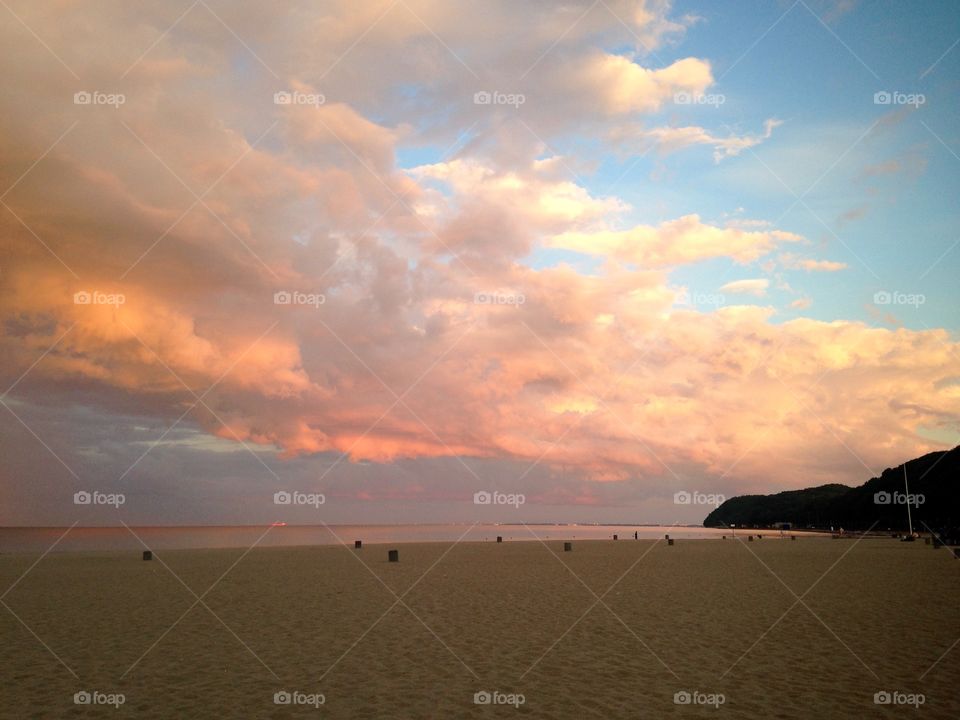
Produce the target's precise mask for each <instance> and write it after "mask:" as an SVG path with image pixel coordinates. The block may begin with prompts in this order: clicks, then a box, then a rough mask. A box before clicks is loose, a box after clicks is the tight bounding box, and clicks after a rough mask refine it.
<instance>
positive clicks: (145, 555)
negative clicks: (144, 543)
mask: <svg viewBox="0 0 960 720" xmlns="http://www.w3.org/2000/svg"><path fill="white" fill-rule="evenodd" d="M143 559H144V560H153V552H151V551H150V550H144V551H143Z"/></svg>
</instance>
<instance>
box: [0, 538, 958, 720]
mask: <svg viewBox="0 0 960 720" xmlns="http://www.w3.org/2000/svg"><path fill="white" fill-rule="evenodd" d="M396 547H397V548H398V549H399V551H400V562H398V563H388V562H387V549H388V546H385V545H365V546H364V547H363V549H362V550H359V551H357V550H354V549H353V548H352V547H350V548H346V547H299V548H274V547H269V548H254V549H253V550H250V551H249V552H246V551H243V550H239V549H226V550H224V549H221V550H174V551H167V552H163V553H157V554H156V555H155V557H154V560H153V561H152V562H144V561H142V560H141V558H140V555H139V553H137V554H131V553H51V554H49V555H47V556H46V557H44V558H43V559H42V560H41V561H40V562H39V563H37V564H36V566H35V567H33V569H32V570H30V571H29V572H28V573H27V574H26V575H25V576H24V577H23V578H22V580H20V581H19V582H17V579H18V578H19V577H20V576H21V575H23V573H24V572H25V571H27V570H28V568H30V566H31V565H32V564H33V563H34V562H35V561H36V560H37V559H38V557H39V555H38V554H10V555H5V556H2V557H0V579H2V583H3V587H4V588H6V587H9V586H10V585H12V584H14V583H16V585H15V586H14V587H13V589H12V590H10V591H9V592H8V594H7V595H6V596H5V597H4V598H3V602H4V604H6V605H7V606H8V607H7V609H2V608H0V610H2V612H0V628H2V632H3V638H4V641H3V643H2V646H0V653H2V662H0V667H2V671H0V672H2V675H3V686H4V698H3V704H2V709H0V712H2V715H3V717H10V718H24V717H36V718H48V717H50V718H53V717H85V716H107V717H114V716H116V717H157V718H166V717H270V718H273V717H276V718H283V717H330V718H371V719H372V718H454V717H514V716H524V717H536V718H582V717H596V718H635V717H644V718H646V717H649V718H659V717H712V716H714V714H716V716H717V717H721V716H723V717H736V718H784V719H785V718H807V717H810V716H811V715H812V714H813V715H817V716H819V717H829V718H865V717H878V718H879V717H891V718H892V717H903V716H904V715H906V714H907V713H908V712H910V713H913V712H914V708H913V707H912V706H908V707H904V706H903V705H877V704H875V702H874V695H875V693H878V692H884V691H887V692H890V693H896V692H899V693H902V694H903V695H902V696H901V697H900V699H901V700H908V699H909V696H910V695H916V694H921V693H922V695H923V704H922V706H921V707H920V709H919V712H918V715H917V716H918V717H928V718H955V717H957V716H958V715H960V696H958V694H957V692H956V678H957V673H958V670H960V651H957V650H956V649H954V650H953V651H951V652H947V651H948V650H949V649H950V648H951V645H952V644H953V643H954V642H955V641H956V639H957V636H958V634H960V611H958V608H957V605H956V598H957V597H958V596H960V574H958V571H960V562H958V561H955V560H953V559H952V557H951V555H950V554H949V552H950V551H949V550H946V549H940V550H936V551H935V550H932V549H931V547H930V546H927V545H924V544H923V542H919V543H913V544H905V543H899V542H896V541H894V540H889V539H887V540H882V539H875V538H871V539H865V540H862V541H861V542H859V543H857V542H856V541H854V540H830V539H821V538H802V539H799V540H798V541H796V542H791V541H786V540H780V539H776V538H772V537H769V538H765V539H763V540H762V541H754V542H752V543H746V542H741V541H740V540H737V541H734V540H732V539H730V538H728V539H727V540H726V541H722V540H678V541H677V542H676V544H675V545H673V546H668V545H667V544H666V542H663V541H659V542H654V541H649V540H648V541H644V540H641V541H633V540H632V539H631V540H620V541H616V542H614V541H578V542H575V543H574V547H573V551H572V552H564V551H563V543H562V542H548V543H540V542H522V543H520V542H515V543H503V544H496V543H460V544H452V543H430V544H403V545H398V546H396ZM361 561H362V562H361ZM194 593H195V594H196V595H194ZM794 593H795V594H796V596H799V597H800V598H801V599H802V601H798V600H797V597H795V595H794ZM198 597H199V598H202V600H201V601H199V602H198V599H197V598H198ZM14 613H15V614H16V616H18V617H19V620H18V619H17V617H15V615H14ZM21 621H22V622H21ZM34 633H35V634H34ZM944 653H946V654H945V655H944ZM941 658H942V659H941ZM938 660H939V662H938ZM73 673H75V674H76V677H74V675H73ZM921 678H922V679H921ZM84 691H86V692H88V693H91V695H90V698H91V705H89V706H88V705H82V704H75V702H74V695H75V693H78V692H84ZM284 692H286V693H290V695H289V696H284V695H279V696H277V699H279V700H281V701H282V700H284V699H285V698H289V699H290V701H291V702H290V704H277V703H276V702H275V695H276V694H277V693H284ZM484 692H486V693H490V695H487V696H484V695H480V696H479V699H480V700H483V699H486V698H489V699H491V703H490V704H477V703H475V696H476V694H477V693H484ZM96 693H100V694H99V695H97V694H96ZM678 693H681V695H679V696H678V695H677V694H678ZM682 693H688V695H686V696H684V695H682ZM120 694H122V696H123V702H122V704H119V706H116V707H115V706H111V705H109V703H110V702H113V703H114V705H117V703H118V702H119V696H120ZM685 698H686V699H689V700H690V701H691V702H690V703H689V704H678V703H677V702H676V700H677V699H679V700H681V702H682V700H684V699H685ZM81 699H82V697H81ZM721 700H722V702H721ZM104 703H107V705H104ZM709 703H713V704H712V705H711V704H709ZM717 705H719V707H717Z"/></svg>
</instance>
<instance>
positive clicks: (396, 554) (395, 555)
mask: <svg viewBox="0 0 960 720" xmlns="http://www.w3.org/2000/svg"><path fill="white" fill-rule="evenodd" d="M387 559H389V560H390V562H400V551H399V550H389V551H388V552H387Z"/></svg>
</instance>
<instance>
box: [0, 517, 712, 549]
mask: <svg viewBox="0 0 960 720" xmlns="http://www.w3.org/2000/svg"><path fill="white" fill-rule="evenodd" d="M65 532H66V534H65V535H64V533H65ZM634 533H637V536H638V537H639V538H641V539H653V538H659V537H663V535H664V534H665V533H669V534H670V536H671V537H677V538H719V537H720V536H721V535H722V534H729V533H730V531H729V530H718V529H714V528H700V527H667V526H655V527H651V526H645V527H640V526H629V525H470V524H467V523H463V524H450V525H284V526H264V525H259V526H252V525H244V526H233V527H223V526H213V527H135V528H132V529H129V530H128V529H127V528H125V527H96V528H91V527H76V528H73V529H72V530H69V531H67V529H66V528H9V527H8V528H0V552H45V551H46V550H48V549H49V548H50V547H51V545H53V544H54V543H56V546H55V547H54V548H53V550H52V552H64V551H71V552H80V551H94V550H138V549H142V548H143V546H144V545H147V546H149V547H150V548H152V549H157V550H164V549H167V550H170V549H188V548H223V547H226V548H230V547H243V548H246V547H250V546H251V545H253V544H255V543H256V544H258V546H274V547H276V546H291V545H334V544H339V543H344V544H348V545H350V546H351V547H352V546H353V541H354V540H362V541H363V542H364V543H408V542H453V541H456V540H462V541H463V542H483V541H493V540H496V538H497V536H498V535H499V536H502V537H503V540H504V542H508V541H511V540H513V541H517V540H536V539H538V538H539V539H540V540H574V539H579V540H605V539H606V540H609V539H611V538H612V537H613V536H614V535H618V536H619V538H620V540H632V539H633V537H634ZM58 538H60V540H59V542H57V539H58ZM138 538H139V539H138ZM141 540H142V541H143V542H142V543H141Z"/></svg>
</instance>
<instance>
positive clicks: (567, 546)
mask: <svg viewBox="0 0 960 720" xmlns="http://www.w3.org/2000/svg"><path fill="white" fill-rule="evenodd" d="M563 551H564V552H572V551H573V543H568V542H565V543H564V544H563Z"/></svg>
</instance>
